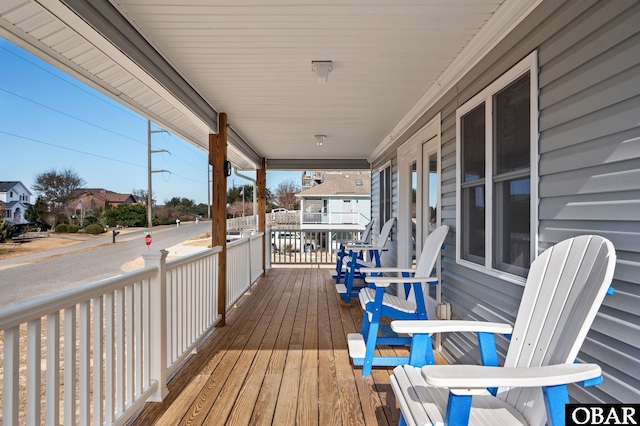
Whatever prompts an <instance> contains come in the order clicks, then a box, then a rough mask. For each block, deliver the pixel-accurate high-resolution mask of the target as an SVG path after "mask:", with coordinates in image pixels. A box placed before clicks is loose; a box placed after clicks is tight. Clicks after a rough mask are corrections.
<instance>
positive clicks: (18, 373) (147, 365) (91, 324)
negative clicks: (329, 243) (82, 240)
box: [0, 234, 263, 425]
mask: <svg viewBox="0 0 640 426" xmlns="http://www.w3.org/2000/svg"><path fill="white" fill-rule="evenodd" d="M262 242H263V239H262V234H256V235H252V236H250V237H245V238H242V239H240V240H238V241H235V242H233V243H231V244H229V245H228V252H227V303H226V305H227V307H230V306H232V305H233V304H234V303H235V302H236V301H237V300H238V299H239V298H240V297H241V296H242V294H244V293H245V292H246V291H247V290H248V289H249V288H250V286H251V284H252V283H254V282H255V281H256V280H257V279H258V277H259V276H260V275H261V274H262V273H263V270H262ZM219 253H220V248H219V247H216V248H212V249H206V250H204V251H202V252H200V253H195V254H193V255H190V256H185V257H182V258H179V259H175V260H170V261H166V256H167V252H166V251H162V250H161V251H150V252H146V253H145V254H143V257H144V260H145V266H144V268H143V269H140V270H138V271H134V272H130V273H127V274H124V275H120V276H117V277H113V278H109V279H106V280H102V281H98V282H96V283H93V284H89V285H85V286H82V287H78V288H75V289H71V290H68V291H64V292H61V293H58V294H54V295H51V296H48V297H45V298H42V299H38V300H34V301H30V302H26V303H24V304H21V305H15V306H11V307H8V308H5V309H3V310H0V330H1V331H2V332H3V336H2V337H3V339H2V341H1V342H0V355H1V356H2V361H3V362H2V374H3V381H2V389H1V392H0V397H1V399H2V407H3V409H2V421H3V423H4V424H5V425H19V424H20V425H22V424H26V425H39V424H41V423H46V424H55V425H58V424H76V423H79V424H100V425H102V424H106V425H122V424H125V423H126V422H127V420H128V419H129V418H130V417H131V416H132V415H133V414H134V413H135V412H136V411H137V410H138V409H139V408H140V407H141V406H142V405H143V404H144V403H145V402H148V401H161V400H162V398H163V397H164V396H165V395H166V393H167V379H168V377H170V376H171V375H172V374H173V373H174V372H175V371H176V370H177V369H178V368H179V367H180V366H181V365H182V364H183V362H184V361H185V360H186V358H188V357H189V356H190V355H191V354H192V353H194V352H195V351H196V350H197V349H198V347H199V345H200V344H201V342H202V341H203V340H204V339H205V338H206V337H207V336H208V335H209V334H210V333H211V331H212V329H213V327H214V325H215V324H216V323H217V322H218V321H219V319H220V315H219V312H218V302H217V299H218V282H219V280H218V256H219ZM247 259H249V261H248V262H247Z"/></svg>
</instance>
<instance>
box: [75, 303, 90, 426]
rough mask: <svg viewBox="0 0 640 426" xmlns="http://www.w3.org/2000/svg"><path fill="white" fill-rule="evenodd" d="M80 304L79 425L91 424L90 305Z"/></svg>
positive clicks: (86, 425)
mask: <svg viewBox="0 0 640 426" xmlns="http://www.w3.org/2000/svg"><path fill="white" fill-rule="evenodd" d="M79 305H80V324H79V328H80V334H79V335H78V345H79V352H80V364H79V369H78V370H79V371H78V372H79V376H80V377H79V379H80V387H79V392H78V405H79V409H80V410H79V413H80V418H79V421H80V425H81V426H88V425H89V424H91V384H90V383H91V379H90V378H91V356H90V353H91V345H90V343H91V305H90V303H89V301H86V302H82V303H80V304H79Z"/></svg>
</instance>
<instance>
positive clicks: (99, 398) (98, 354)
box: [93, 297, 104, 425]
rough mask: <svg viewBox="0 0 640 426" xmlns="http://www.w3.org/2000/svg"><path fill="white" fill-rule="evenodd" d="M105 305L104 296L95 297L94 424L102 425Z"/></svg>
mask: <svg viewBox="0 0 640 426" xmlns="http://www.w3.org/2000/svg"><path fill="white" fill-rule="evenodd" d="M103 315H104V314H103V307H102V297H96V298H94V299H93V424H94V425H101V424H102V421H103V418H104V411H103V407H104V401H103V399H104V392H103V389H102V386H103V383H104V380H103V377H104V376H103V374H104V373H103V365H102V360H103V352H104V345H103V340H102V339H103V337H104V336H103V330H104V327H103V321H104V316H103Z"/></svg>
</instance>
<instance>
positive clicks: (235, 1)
mask: <svg viewBox="0 0 640 426" xmlns="http://www.w3.org/2000/svg"><path fill="white" fill-rule="evenodd" d="M538 2H539V1H536V0H457V1H441V0H415V1H412V2H402V3H400V2H395V1H392V0H356V1H351V2H348V3H344V2H335V1H326V0H323V1H318V0H284V1H278V2H273V1H269V0H182V1H180V2H176V1H172V0H111V1H108V0H92V1H91V2H86V1H81V0H64V1H60V0H3V1H2V3H1V4H0V35H3V36H5V37H7V38H9V39H11V40H12V41H14V42H17V43H18V44H20V45H21V46H23V47H25V48H27V49H29V50H30V51H32V52H33V53H36V54H38V55H39V56H41V57H43V58H44V59H45V60H47V61H49V62H51V63H54V64H55V65H57V66H59V67H61V68H63V69H64V70H65V71H68V72H71V73H72V74H73V75H75V76H77V77H80V78H81V79H83V80H84V81H86V82H88V83H90V84H92V85H93V86H94V87H97V88H98V89H99V90H101V91H102V92H104V93H106V94H107V95H109V96H111V97H113V98H115V99H117V100H118V101H119V102H122V103H124V104H126V105H128V106H129V107H132V108H133V109H135V110H136V111H138V112H140V113H142V114H143V115H145V116H147V117H149V118H150V119H152V120H153V121H154V122H156V123H158V124H159V125H160V126H163V127H165V128H167V129H170V130H171V131H173V132H175V133H177V134H179V135H180V136H182V137H183V138H185V139H186V140H188V141H190V142H191V143H193V144H194V145H196V146H198V147H200V148H202V149H203V150H205V151H206V150H207V146H208V138H207V135H208V133H210V132H213V131H215V129H216V128H217V117H216V112H226V113H227V114H228V120H229V124H230V126H231V129H230V130H231V131H230V132H229V134H230V144H229V149H230V152H229V154H230V155H229V156H230V159H231V160H232V162H233V163H235V165H236V166H238V167H239V168H248V169H251V168H254V167H256V166H257V165H259V162H260V158H266V159H267V167H268V168H269V169H273V168H280V169H285V168H292V169H293V168H299V169H304V168H308V165H310V164H318V163H319V164H325V167H324V168H331V167H334V168H341V167H345V168H346V167H348V166H349V165H351V166H358V165H360V166H365V167H366V165H367V162H368V161H373V160H374V159H375V158H376V156H379V155H381V154H382V153H383V152H384V150H385V149H386V148H388V147H389V146H391V145H392V144H393V142H394V140H397V139H398V138H399V137H402V136H403V132H404V131H406V130H407V128H408V127H409V126H410V125H411V124H412V123H413V122H414V121H415V120H416V119H417V118H418V117H419V116H420V114H421V113H422V112H424V111H425V110H426V108H428V107H429V106H430V105H431V104H433V102H435V100H437V97H438V95H439V93H441V92H442V91H443V90H446V89H447V88H448V87H451V85H452V84H454V83H455V80H456V79H457V78H458V76H459V75H460V74H461V72H462V71H463V70H465V69H466V68H468V67H469V66H471V65H473V63H475V62H476V61H477V60H478V59H479V58H480V57H481V55H482V54H483V52H486V51H487V50H488V48H489V47H491V46H492V45H494V44H495V43H496V42H497V41H498V40H499V39H500V38H501V37H503V35H504V34H505V33H506V32H507V31H508V30H509V29H510V28H512V27H513V25H515V23H516V22H517V21H518V20H520V19H522V17H524V16H526V14H527V13H528V12H529V11H530V10H531V9H533V8H534V7H535V5H536V4H537V3H538ZM315 60H330V61H332V62H333V68H332V70H331V72H330V73H329V77H328V82H327V83H324V84H321V83H318V82H317V81H316V74H315V73H314V72H312V69H311V68H312V65H311V62H312V61H315ZM319 134H321V135H325V136H326V137H325V139H324V144H323V145H322V146H317V145H316V140H315V138H314V135H319ZM312 160H313V161H312ZM319 160H320V161H319ZM326 160H331V161H326ZM314 162H315V163H314Z"/></svg>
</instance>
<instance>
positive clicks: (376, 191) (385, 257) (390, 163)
mask: <svg viewBox="0 0 640 426" xmlns="http://www.w3.org/2000/svg"><path fill="white" fill-rule="evenodd" d="M386 167H390V169H391V196H392V205H391V216H392V217H395V218H397V217H398V159H397V158H396V157H388V158H385V159H382V160H380V161H378V162H376V163H375V164H373V165H372V168H371V218H373V219H376V225H375V226H374V227H373V232H372V236H373V241H377V238H378V235H379V234H380V229H381V228H382V227H383V226H384V221H383V220H382V219H381V218H380V171H381V170H382V169H384V168H386ZM397 238H398V232H397V223H396V225H394V227H393V228H392V230H391V241H389V242H388V243H387V248H388V250H387V251H385V252H384V253H383V254H382V256H381V258H380V260H381V263H382V265H383V266H397V265H398V240H397Z"/></svg>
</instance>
